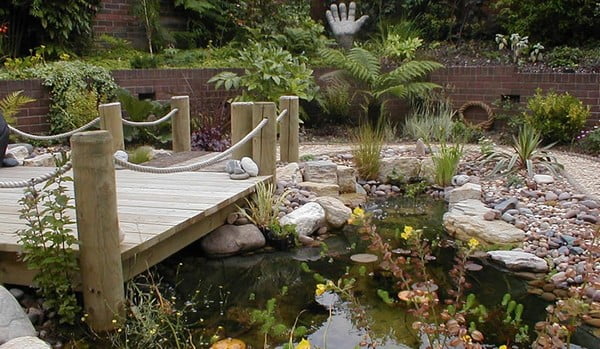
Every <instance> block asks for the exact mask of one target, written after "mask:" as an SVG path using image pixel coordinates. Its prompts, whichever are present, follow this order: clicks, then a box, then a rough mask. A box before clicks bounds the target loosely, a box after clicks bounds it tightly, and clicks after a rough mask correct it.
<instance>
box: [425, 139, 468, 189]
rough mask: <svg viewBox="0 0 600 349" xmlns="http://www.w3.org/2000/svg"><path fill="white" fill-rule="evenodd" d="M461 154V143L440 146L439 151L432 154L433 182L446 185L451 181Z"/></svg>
mask: <svg viewBox="0 0 600 349" xmlns="http://www.w3.org/2000/svg"><path fill="white" fill-rule="evenodd" d="M462 155H463V146H462V144H455V145H451V146H450V145H446V144H442V145H441V146H440V150H439V152H437V153H436V154H434V155H433V157H432V160H433V165H434V170H435V177H434V179H435V184H437V185H439V186H442V187H447V186H449V185H450V184H451V183H452V177H453V176H454V175H455V174H456V170H457V168H458V163H459V162H460V158H461V157H462Z"/></svg>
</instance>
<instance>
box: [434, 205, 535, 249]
mask: <svg viewBox="0 0 600 349" xmlns="http://www.w3.org/2000/svg"><path fill="white" fill-rule="evenodd" d="M489 210H490V209H489V208H488V207H486V206H485V205H484V204H483V203H482V202H481V201H480V200H474V199H468V200H463V201H459V202H457V203H455V204H453V205H452V206H451V207H450V210H449V211H448V212H446V213H445V214H444V218H443V221H444V227H445V228H446V230H447V231H448V233H449V234H451V235H455V236H456V237H457V238H459V239H461V240H465V241H466V240H469V239H470V238H476V239H478V240H480V241H482V242H483V243H487V244H512V243H522V242H523V239H524V238H525V233H524V232H523V231H522V230H521V229H519V228H516V227H515V226H513V225H511V224H508V223H506V222H504V221H500V220H494V221H486V220H485V219H484V218H483V215H484V214H485V213H486V212H488V211H489Z"/></svg>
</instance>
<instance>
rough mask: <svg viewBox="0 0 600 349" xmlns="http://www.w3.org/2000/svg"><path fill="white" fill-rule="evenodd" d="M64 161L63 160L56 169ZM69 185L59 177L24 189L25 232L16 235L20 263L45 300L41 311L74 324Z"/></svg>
mask: <svg viewBox="0 0 600 349" xmlns="http://www.w3.org/2000/svg"><path fill="white" fill-rule="evenodd" d="M66 161H67V159H66V157H63V159H62V161H57V166H62V165H63V164H64V163H66ZM71 181H72V179H71V178H70V177H67V176H64V175H59V176H57V177H54V178H52V179H50V180H49V181H47V182H46V183H45V185H44V186H43V188H42V189H41V190H38V189H37V188H35V186H29V187H27V189H25V196H24V197H23V198H21V199H20V200H19V204H20V205H21V206H22V207H21V209H20V211H19V212H20V213H21V215H20V218H21V219H23V220H24V221H25V222H27V228H25V229H23V230H20V231H18V232H17V235H18V236H19V242H20V243H21V244H22V247H23V253H24V254H23V261H24V262H25V263H26V264H27V267H28V268H29V269H33V270H37V271H38V272H37V273H36V275H35V277H34V283H35V285H36V287H37V288H38V290H39V292H40V294H41V296H42V297H43V298H44V307H46V308H48V309H52V310H54V311H56V312H57V314H58V315H59V317H60V322H61V323H68V324H73V323H74V322H75V319H77V316H78V314H79V313H80V312H81V308H80V306H79V305H78V304H77V298H76V297H75V292H74V290H73V287H72V283H73V278H74V275H75V273H76V272H77V271H78V270H79V264H78V263H77V257H76V253H75V250H74V249H73V247H74V246H75V245H77V243H78V241H77V238H76V237H75V235H74V234H73V229H72V226H73V224H74V223H75V222H74V221H73V219H72V218H71V217H69V212H67V211H70V210H73V209H74V208H75V207H74V206H73V205H72V201H71V199H72V198H71V197H69V195H68V193H67V187H66V185H65V183H66V182H71Z"/></svg>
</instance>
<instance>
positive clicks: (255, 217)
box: [240, 182, 290, 230]
mask: <svg viewBox="0 0 600 349" xmlns="http://www.w3.org/2000/svg"><path fill="white" fill-rule="evenodd" d="M289 193H290V191H289V190H286V191H285V192H283V193H282V194H281V195H279V196H278V195H276V187H275V184H273V183H267V184H265V183H264V182H259V183H256V193H255V194H254V196H253V197H252V199H251V200H248V199H246V204H247V205H248V208H247V209H241V208H240V213H241V214H242V215H243V216H245V217H246V218H248V219H249V220H250V221H251V222H252V223H254V224H255V225H256V226H258V227H259V228H261V229H263V230H264V229H267V228H268V227H269V226H271V225H273V224H275V223H277V215H278V213H279V206H281V205H282V203H283V201H284V200H285V198H286V197H287V196H288V194H289Z"/></svg>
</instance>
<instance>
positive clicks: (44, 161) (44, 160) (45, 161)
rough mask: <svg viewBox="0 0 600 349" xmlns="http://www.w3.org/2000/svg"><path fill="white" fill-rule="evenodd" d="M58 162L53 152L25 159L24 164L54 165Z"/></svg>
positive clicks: (33, 165) (35, 165) (32, 165)
mask: <svg viewBox="0 0 600 349" xmlns="http://www.w3.org/2000/svg"><path fill="white" fill-rule="evenodd" d="M55 165H56V162H55V160H54V156H53V155H52V154H48V153H46V154H41V155H38V156H36V157H34V158H30V159H25V160H24V161H23V166H31V167H54V166H55Z"/></svg>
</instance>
